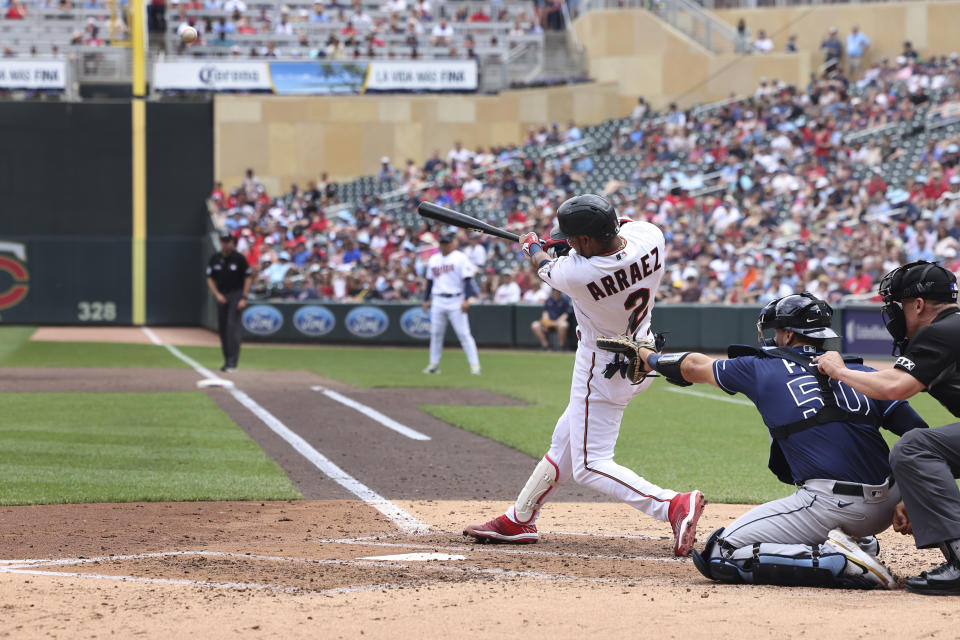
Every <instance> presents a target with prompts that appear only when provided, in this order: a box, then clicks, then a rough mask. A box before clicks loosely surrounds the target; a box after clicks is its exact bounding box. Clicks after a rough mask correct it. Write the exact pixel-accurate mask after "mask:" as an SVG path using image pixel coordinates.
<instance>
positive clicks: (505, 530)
mask: <svg viewBox="0 0 960 640" xmlns="http://www.w3.org/2000/svg"><path fill="white" fill-rule="evenodd" d="M463 535H465V536H473V537H474V538H476V540H477V542H506V543H508V544H533V543H534V542H536V541H537V540H539V539H540V534H538V533H537V526H536V525H534V524H516V523H514V522H513V521H511V520H510V518H508V517H507V516H498V517H496V518H494V519H493V520H491V521H490V522H487V523H485V524H472V525H470V526H469V527H467V528H466V529H464V530H463ZM691 546H692V543H691Z"/></svg>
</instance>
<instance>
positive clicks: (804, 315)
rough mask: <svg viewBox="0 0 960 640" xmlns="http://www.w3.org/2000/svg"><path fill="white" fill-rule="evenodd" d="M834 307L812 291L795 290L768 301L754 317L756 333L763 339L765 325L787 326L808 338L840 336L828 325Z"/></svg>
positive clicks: (781, 327) (772, 326)
mask: <svg viewBox="0 0 960 640" xmlns="http://www.w3.org/2000/svg"><path fill="white" fill-rule="evenodd" d="M832 320H833V308H832V307H831V306H830V305H829V304H827V303H826V302H824V301H823V300H821V299H820V298H818V297H817V296H815V295H813V294H812V293H808V292H806V291H805V292H803V293H794V294H791V295H789V296H784V297H782V298H778V299H776V300H773V301H772V302H769V303H767V305H766V306H765V307H764V308H763V309H762V310H761V311H760V317H759V318H758V319H757V336H758V337H759V339H760V342H763V341H764V337H763V332H764V331H765V330H767V329H788V330H790V331H793V332H794V333H798V334H800V335H802V336H806V337H807V338H813V339H814V340H825V339H826V338H837V337H839V336H838V334H837V332H836V331H834V330H833V329H831V328H830V325H831V322H832Z"/></svg>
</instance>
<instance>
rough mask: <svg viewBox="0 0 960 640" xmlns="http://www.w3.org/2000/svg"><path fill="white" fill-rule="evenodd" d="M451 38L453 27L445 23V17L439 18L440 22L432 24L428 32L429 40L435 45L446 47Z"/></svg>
mask: <svg viewBox="0 0 960 640" xmlns="http://www.w3.org/2000/svg"><path fill="white" fill-rule="evenodd" d="M452 38H453V27H452V26H450V25H449V24H447V19H446V18H441V19H440V22H438V23H437V24H435V25H433V30H432V31H431V32H430V42H431V44H432V45H433V46H435V47H446V46H449V45H450V40H451V39H452Z"/></svg>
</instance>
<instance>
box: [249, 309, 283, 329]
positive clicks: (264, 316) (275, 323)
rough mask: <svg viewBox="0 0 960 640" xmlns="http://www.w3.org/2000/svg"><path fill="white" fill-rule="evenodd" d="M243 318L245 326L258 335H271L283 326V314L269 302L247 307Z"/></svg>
mask: <svg viewBox="0 0 960 640" xmlns="http://www.w3.org/2000/svg"><path fill="white" fill-rule="evenodd" d="M241 319H242V321H243V328H244V329H246V330H247V331H249V332H250V333H252V334H254V335H257V336H271V335H273V334H275V333H276V332H277V331H279V330H280V327H282V326H283V314H282V313H280V311H278V310H277V308H276V307H272V306H270V305H268V304H258V305H254V306H252V307H247V308H246V309H245V310H244V312H243V316H241Z"/></svg>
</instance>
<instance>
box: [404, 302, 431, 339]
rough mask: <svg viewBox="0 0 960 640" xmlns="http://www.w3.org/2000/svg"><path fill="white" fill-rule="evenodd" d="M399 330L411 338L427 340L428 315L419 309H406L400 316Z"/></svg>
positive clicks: (428, 334) (428, 337)
mask: <svg viewBox="0 0 960 640" xmlns="http://www.w3.org/2000/svg"><path fill="white" fill-rule="evenodd" d="M400 328H401V329H403V332H404V333H405V334H407V335H408V336H410V337H411V338H416V339H417V340H429V339H430V315H429V314H428V313H427V312H426V311H424V310H423V309H421V308H420V307H413V308H411V309H407V310H406V311H404V313H403V315H402V316H400Z"/></svg>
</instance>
